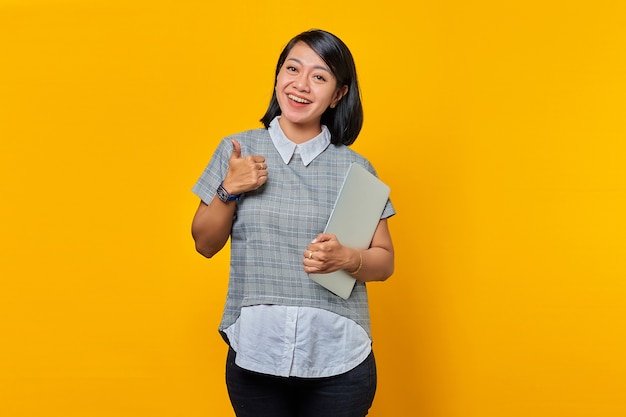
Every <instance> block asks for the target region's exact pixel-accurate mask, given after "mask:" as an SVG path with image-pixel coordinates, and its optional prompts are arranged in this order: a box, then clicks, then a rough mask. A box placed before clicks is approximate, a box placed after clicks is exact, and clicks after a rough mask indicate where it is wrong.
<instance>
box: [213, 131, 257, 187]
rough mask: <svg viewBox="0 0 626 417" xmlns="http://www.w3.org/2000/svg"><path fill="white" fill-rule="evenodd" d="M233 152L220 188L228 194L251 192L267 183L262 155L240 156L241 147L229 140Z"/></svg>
mask: <svg viewBox="0 0 626 417" xmlns="http://www.w3.org/2000/svg"><path fill="white" fill-rule="evenodd" d="M231 142H232V144H233V152H232V153H231V155H230V159H229V161H228V172H227V173H226V178H224V182H223V184H222V186H223V187H224V188H225V189H226V191H228V192H229V193H230V194H241V193H245V192H246V191H252V190H256V189H257V188H259V187H260V186H261V185H263V184H265V182H266V181H267V164H266V163H265V157H264V156H263V155H248V156H245V157H242V156H241V145H240V144H239V142H237V140H235V139H232V140H231Z"/></svg>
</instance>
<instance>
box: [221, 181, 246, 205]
mask: <svg viewBox="0 0 626 417" xmlns="http://www.w3.org/2000/svg"><path fill="white" fill-rule="evenodd" d="M222 184H224V181H222V183H221V184H220V186H219V187H217V197H218V198H219V199H220V200H222V201H223V202H224V203H228V202H229V201H239V200H241V194H231V193H229V192H228V191H226V188H224V187H223V186H222Z"/></svg>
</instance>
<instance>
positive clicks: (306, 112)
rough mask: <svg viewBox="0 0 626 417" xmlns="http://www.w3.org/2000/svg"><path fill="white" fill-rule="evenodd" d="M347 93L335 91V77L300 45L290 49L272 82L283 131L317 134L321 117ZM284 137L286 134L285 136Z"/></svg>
mask: <svg viewBox="0 0 626 417" xmlns="http://www.w3.org/2000/svg"><path fill="white" fill-rule="evenodd" d="M347 91H348V86H342V87H341V88H338V86H337V80H336V79H335V76H334V75H333V74H332V73H331V72H330V69H329V68H328V66H327V65H326V63H325V62H324V61H323V60H322V58H320V57H319V55H317V53H316V52H315V51H313V49H311V48H310V47H309V46H308V45H307V44H305V43H304V42H298V43H297V44H295V45H294V47H293V48H292V49H291V51H290V52H289V54H288V55H287V58H286V59H285V62H284V63H283V65H282V67H281V68H280V71H279V72H278V77H277V79H276V98H277V100H278V105H279V106H280V110H281V112H282V117H281V119H280V122H281V127H282V128H283V130H285V131H286V130H291V131H293V129H298V130H307V131H308V130H311V131H316V132H317V133H319V130H320V120H321V118H322V114H324V112H325V111H326V109H327V108H328V107H329V106H331V105H333V106H334V105H336V104H337V103H338V102H339V100H340V99H341V97H343V96H344V95H345V94H346V92H347ZM285 133H287V132H285Z"/></svg>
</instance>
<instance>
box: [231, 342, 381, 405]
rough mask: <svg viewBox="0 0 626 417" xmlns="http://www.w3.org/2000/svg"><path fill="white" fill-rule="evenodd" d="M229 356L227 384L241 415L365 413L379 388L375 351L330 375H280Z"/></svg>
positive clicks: (233, 352) (233, 353) (232, 351)
mask: <svg viewBox="0 0 626 417" xmlns="http://www.w3.org/2000/svg"><path fill="white" fill-rule="evenodd" d="M235 355H236V353H235V351H234V350H232V349H229V352H228V358H227V360H226V386H227V387H228V395H229V396H230V401H231V403H232V405H233V409H234V410H235V414H236V415H237V417H363V416H365V415H367V412H368V410H369V408H370V407H371V405H372V402H373V400H374V394H375V392H376V361H375V360H374V354H373V353H370V355H369V356H368V357H367V359H365V360H364V361H363V362H362V363H361V364H360V365H359V366H357V367H356V368H354V369H352V370H351V371H348V372H346V373H344V374H341V375H337V376H331V377H327V378H296V377H289V378H284V377H277V376H272V375H265V374H260V373H256V372H251V371H247V370H245V369H242V368H240V367H239V366H237V365H236V364H235Z"/></svg>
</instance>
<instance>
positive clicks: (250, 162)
mask: <svg viewBox="0 0 626 417" xmlns="http://www.w3.org/2000/svg"><path fill="white" fill-rule="evenodd" d="M232 143H233V152H232V154H231V156H230V159H229V161H228V172H227V173H226V178H224V182H223V186H224V188H225V189H226V190H228V192H229V193H231V194H241V193H244V192H246V191H250V190H255V189H257V188H259V187H260V186H261V185H263V184H265V182H266V181H267V165H266V164H265V158H264V157H263V156H261V155H249V156H246V157H245V158H243V157H242V156H241V145H240V144H239V142H237V141H236V140H234V139H233V141H232ZM236 204H237V203H236V202H235V201H229V202H227V203H225V202H223V201H222V200H220V199H219V198H218V197H217V196H214V197H213V200H211V202H210V203H209V204H206V203H205V202H203V201H201V202H200V205H199V206H198V209H197V210H196V214H195V215H194V218H193V221H192V223H191V235H192V236H193V239H194V241H195V243H196V250H197V251H198V252H199V253H200V254H202V255H204V256H206V257H207V258H210V257H212V256H213V255H215V254H216V253H217V252H219V251H220V250H221V249H222V248H223V247H224V245H225V244H226V242H227V241H228V237H229V236H230V231H231V229H232V227H233V217H234V215H235V210H236Z"/></svg>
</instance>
